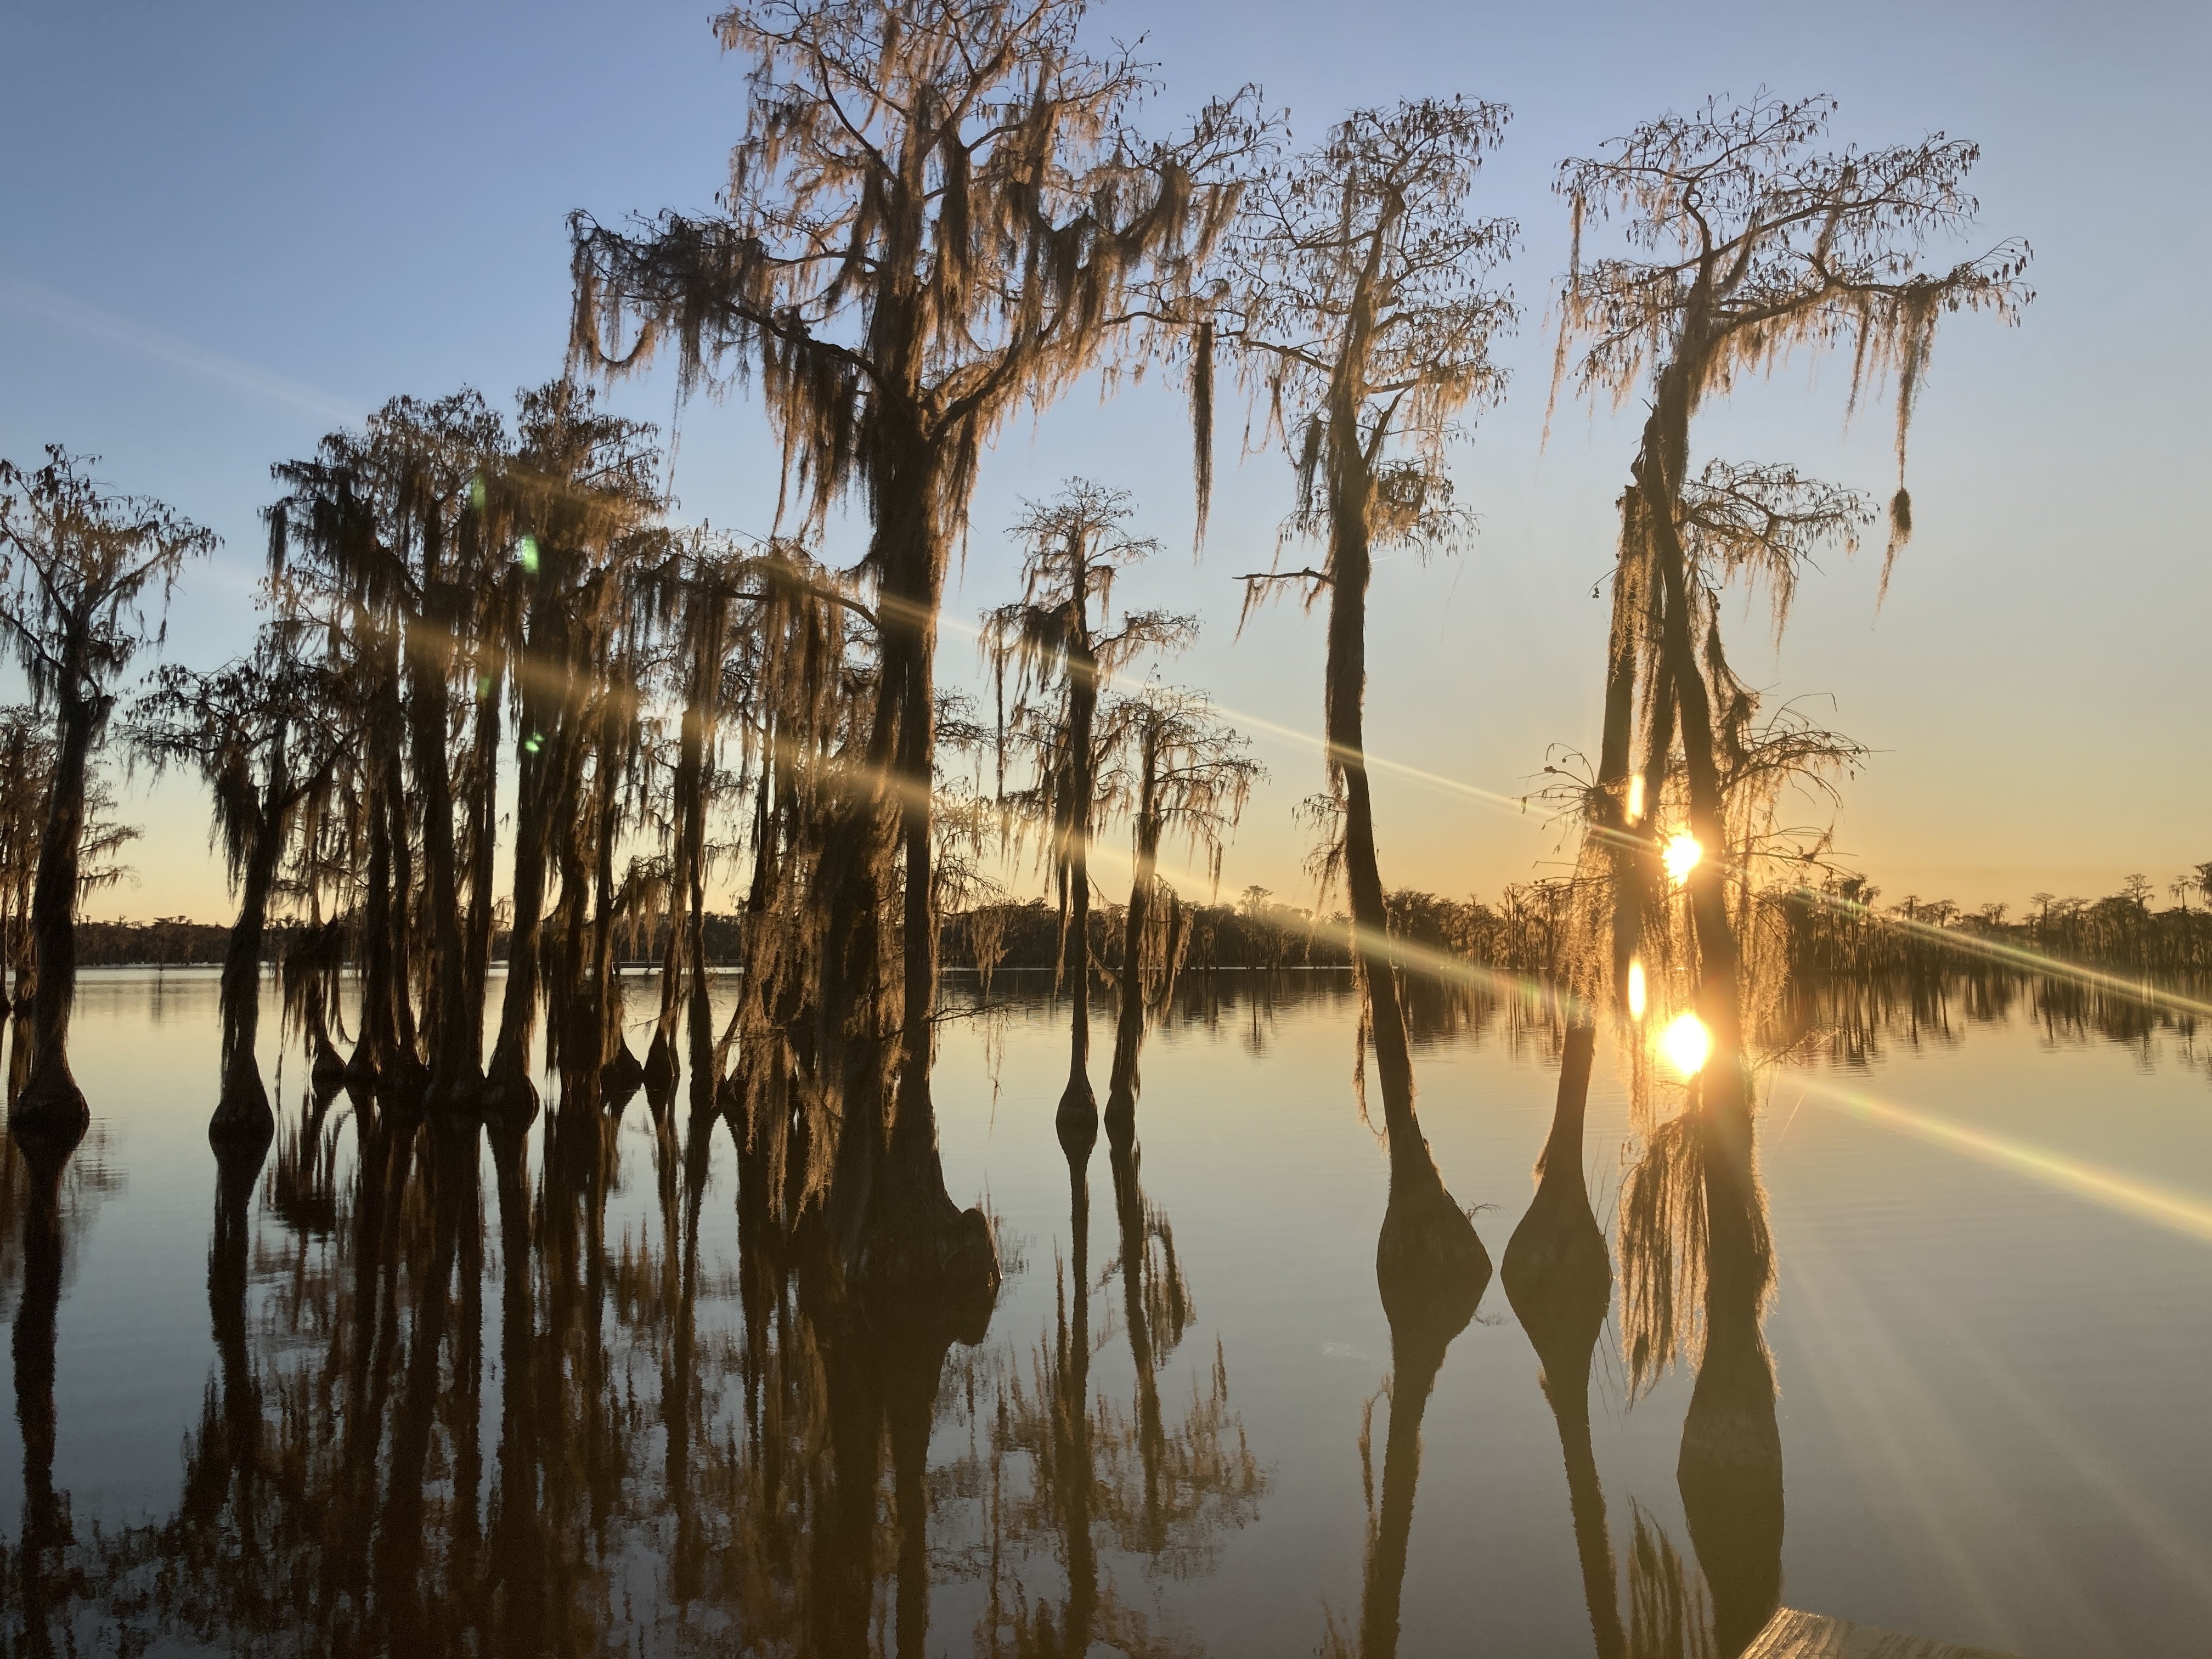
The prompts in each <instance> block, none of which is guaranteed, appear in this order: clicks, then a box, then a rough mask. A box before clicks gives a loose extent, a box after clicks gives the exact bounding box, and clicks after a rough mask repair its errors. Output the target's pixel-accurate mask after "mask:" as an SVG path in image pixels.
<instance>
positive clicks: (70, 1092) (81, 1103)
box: [8, 1037, 92, 1176]
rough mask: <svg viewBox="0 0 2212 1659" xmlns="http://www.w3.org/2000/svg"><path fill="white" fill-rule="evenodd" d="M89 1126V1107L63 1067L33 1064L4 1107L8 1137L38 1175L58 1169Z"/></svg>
mask: <svg viewBox="0 0 2212 1659" xmlns="http://www.w3.org/2000/svg"><path fill="white" fill-rule="evenodd" d="M18 1040H19V1041H20V1040H21V1039H20V1037H19V1039H18ZM90 1127H92V1109H91V1108H90V1107H89V1106H88V1105H86V1104H85V1100H84V1091H83V1090H82V1089H80V1088H78V1087H77V1086H76V1079H75V1078H73V1077H71V1076H70V1073H69V1069H68V1067H66V1066H53V1067H51V1068H40V1067H39V1066H33V1067H32V1070H31V1075H30V1078H29V1079H28V1080H27V1082H25V1084H24V1085H23V1092H22V1093H21V1094H20V1095H18V1096H17V1097H15V1103H14V1104H13V1105H11V1106H9V1109H8V1133H9V1138H10V1139H13V1140H14V1141H15V1146H16V1149H17V1150H18V1151H19V1152H21V1153H22V1154H23V1158H24V1161H25V1162H26V1163H27V1164H30V1166H31V1168H32V1170H33V1171H34V1172H36V1173H38V1174H39V1175H40V1176H47V1175H50V1174H52V1173H56V1172H58V1171H59V1170H60V1169H61V1166H62V1164H63V1163H64V1161H65V1160H66V1159H67V1158H68V1157H69V1155H70V1153H71V1152H75V1151H76V1148H77V1143H78V1142H80V1141H82V1139H84V1135H85V1131H86V1130H88V1129H89V1128H90Z"/></svg>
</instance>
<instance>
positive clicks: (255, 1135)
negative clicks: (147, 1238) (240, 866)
mask: <svg viewBox="0 0 2212 1659" xmlns="http://www.w3.org/2000/svg"><path fill="white" fill-rule="evenodd" d="M289 793H290V790H289V783H288V781H287V780H286V778H285V775H284V773H283V769H282V767H279V768H278V769H277V770H276V775H274V776H273V777H272V778H271V779H270V784H269V787H268V788H267V789H266V790H265V791H264V793H263V794H262V798H261V801H260V805H259V806H258V810H257V811H256V812H255V814H254V822H253V826H252V842H251V843H250V845H249V846H248V848H247V850H246V868H245V870H244V871H243V872H241V874H240V880H239V893H238V920H237V921H235V922H234V924H233V925H232V927H231V930H230V943H229V945H228V947H227V948H226V950H225V951H224V952H223V959H222V1097H221V1098H220V1099H219V1100H218V1101H217V1102H216V1109H215V1116H214V1119H213V1121H210V1123H209V1125H208V1135H209V1138H210V1139H214V1140H219V1141H224V1142H234V1143H237V1144H240V1145H241V1146H244V1145H252V1144H258V1145H261V1146H266V1145H267V1144H268V1142H269V1139H270V1137H271V1136H272V1135H274V1134H275V1133H276V1115H275V1114H274V1113H272V1112H271V1111H270V1109H269V1091H268V1089H267V1088H266V1087H265V1086H264V1085H263V1083H262V1080H261V1064H260V1060H259V1058H258V1055H257V1054H255V1052H254V1044H255V1041H256V1039H257V1038H258V1036H259V1033H260V1029H261V941H262V937H263V934H264V931H265V927H266V924H267V921H268V916H269V895H270V890H272V889H273V888H274V887H275V885H276V865H277V860H278V859H279V858H280V857H281V856H282V854H283V849H284V816H285V809H286V805H287V797H288V796H289Z"/></svg>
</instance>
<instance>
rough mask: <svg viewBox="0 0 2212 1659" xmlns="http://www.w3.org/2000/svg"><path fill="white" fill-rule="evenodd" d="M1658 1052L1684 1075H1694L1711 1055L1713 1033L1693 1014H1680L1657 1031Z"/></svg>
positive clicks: (1701, 1068)
mask: <svg viewBox="0 0 2212 1659" xmlns="http://www.w3.org/2000/svg"><path fill="white" fill-rule="evenodd" d="M1659 1052H1660V1053H1661V1054H1664V1055H1666V1056H1667V1063H1668V1065H1669V1066H1673V1067H1674V1069H1675V1070H1676V1071H1678V1072H1680V1073H1681V1074H1682V1075H1683V1076H1684V1077H1695V1076H1697V1074H1698V1073H1699V1072H1701V1071H1703V1070H1704V1069H1705V1061H1706V1060H1709V1059H1711V1057H1712V1052H1713V1034H1712V1033H1711V1031H1708V1030H1706V1029H1705V1021H1703V1020H1702V1019H1699V1018H1698V1017H1697V1016H1696V1015H1695V1014H1682V1015H1680V1016H1678V1017H1677V1018H1675V1020H1674V1023H1673V1024H1670V1025H1669V1026H1668V1028H1667V1029H1666V1030H1663V1031H1662V1032H1660V1033H1659Z"/></svg>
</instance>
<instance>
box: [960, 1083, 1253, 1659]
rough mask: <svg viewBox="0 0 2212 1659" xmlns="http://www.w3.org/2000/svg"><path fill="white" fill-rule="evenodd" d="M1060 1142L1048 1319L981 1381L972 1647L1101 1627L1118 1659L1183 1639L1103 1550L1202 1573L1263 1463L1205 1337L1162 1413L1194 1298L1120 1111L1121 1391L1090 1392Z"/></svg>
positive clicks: (1078, 1141)
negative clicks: (981, 1519) (979, 1588)
mask: <svg viewBox="0 0 2212 1659" xmlns="http://www.w3.org/2000/svg"><path fill="white" fill-rule="evenodd" d="M1066 1151H1067V1153H1068V1223H1069V1225H1068V1236H1069V1239H1070V1251H1069V1259H1068V1260H1067V1261H1065V1262H1062V1263H1057V1264H1055V1269H1054V1279H1055V1285H1054V1291H1055V1294H1054V1319H1053V1330H1052V1334H1051V1335H1050V1337H1049V1339H1048V1340H1047V1341H1046V1342H1044V1343H1042V1345H1040V1346H1039V1347H1038V1348H1037V1349H1036V1350H1035V1351H1034V1352H1033V1353H1032V1354H1031V1355H1030V1362H1029V1365H1028V1370H1027V1375H1026V1376H1024V1374H1023V1372H1022V1370H1019V1369H1017V1368H1012V1367H1009V1368H1007V1370H1006V1371H1005V1372H1004V1373H1003V1374H1002V1375H1001V1376H1000V1377H999V1378H998V1380H997V1382H996V1383H995V1386H994V1388H993V1389H992V1394H993V1396H994V1399H993V1421H992V1424H991V1427H990V1431H989V1437H988V1439H987V1443H986V1446H985V1449H984V1452H983V1456H984V1459H985V1462H986V1468H985V1469H984V1470H983V1472H982V1475H983V1478H982V1481H981V1486H982V1489H983V1490H984V1491H985V1492H987V1494H988V1504H989V1515H988V1517H987V1546H986V1555H987V1563H988V1565H987V1576H988V1596H987V1602H986V1606H985V1610H984V1614H983V1620H982V1624H981V1627H980V1628H979V1629H978V1631H977V1632H976V1649H977V1650H978V1651H979V1652H983V1653H988V1654H991V1655H994V1656H998V1655H1014V1656H1019V1659H1032V1656H1034V1659H1046V1656H1078V1655H1082V1654H1085V1653H1089V1652H1091V1651H1092V1650H1093V1648H1094V1645H1095V1644H1101V1643H1103V1644H1105V1645H1106V1646H1107V1647H1108V1648H1109V1649H1111V1650H1114V1651H1115V1652H1119V1653H1123V1654H1127V1655H1129V1656H1132V1659H1145V1656H1153V1655H1161V1656H1164V1655H1170V1654H1179V1653H1184V1652H1188V1651H1192V1650H1191V1649H1190V1648H1189V1646H1188V1644H1187V1643H1184V1642H1182V1641H1181V1640H1179V1639H1178V1638H1176V1636H1175V1635H1174V1634H1173V1633H1171V1632H1164V1631H1161V1630H1156V1629H1154V1628H1153V1626H1152V1620H1150V1619H1148V1618H1147V1617H1146V1613H1145V1612H1144V1610H1143V1609H1142V1608H1141V1607H1137V1606H1134V1605H1133V1604H1132V1603H1131V1601H1130V1600H1129V1599H1128V1596H1127V1583H1125V1582H1122V1581H1121V1580H1117V1577H1116V1565H1117V1560H1116V1558H1119V1559H1126V1560H1127V1562H1128V1564H1129V1565H1131V1566H1132V1567H1133V1568H1134V1569H1135V1570H1136V1572H1137V1573H1138V1574H1139V1575H1143V1574H1157V1575H1160V1576H1163V1577H1170V1578H1178V1579H1182V1578H1191V1577H1197V1576H1199V1575H1200V1574H1202V1573H1204V1572H1206V1571H1208V1570H1209V1569H1210V1568H1211V1566H1212V1561H1213V1558H1214V1553H1215V1550H1216V1547H1217V1546H1218V1541H1219V1538H1220V1535H1221V1534H1222V1533H1224V1532H1225V1531H1226V1530H1229V1529H1231V1528H1238V1527H1242V1526H1243V1525H1244V1524H1245V1523H1246V1522H1248V1521H1249V1520H1251V1519H1252V1518H1253V1516H1255V1515H1256V1514H1257V1512H1258V1509H1259V1502H1260V1498H1261V1494H1262V1493H1263V1492H1265V1490H1266V1486H1267V1477H1266V1474H1265V1472H1264V1471H1263V1470H1262V1469H1261V1467H1260V1463H1259V1460H1258V1459H1257V1458H1256V1457H1255V1455H1253V1453H1252V1451H1251V1449H1250V1448H1249V1445H1247V1443H1246V1442H1245V1436H1244V1426H1243V1419H1241V1418H1240V1417H1238V1416H1237V1414H1236V1413H1233V1412H1232V1411H1231V1408H1230V1403H1229V1373H1228V1367H1227V1364H1226V1363H1225V1359H1224V1358H1223V1356H1222V1353H1221V1351H1220V1348H1219V1346H1218V1345H1217V1346H1216V1348H1215V1351H1214V1356H1213V1363H1212V1367H1211V1369H1210V1370H1209V1371H1208V1372H1206V1375H1205V1376H1203V1378H1202V1379H1201V1378H1199V1377H1194V1379H1193V1382H1192V1385H1191V1395H1190V1404H1189V1406H1188V1409H1187V1410H1185V1411H1184V1412H1183V1413H1182V1417H1181V1419H1180V1420H1178V1421H1176V1422H1174V1423H1173V1424H1172V1425H1170V1422H1169V1420H1168V1417H1167V1413H1166V1411H1165V1409H1164V1405H1163V1402H1162V1400H1161V1394H1160V1386H1159V1374H1160V1371H1161V1370H1163V1368H1164V1367H1165V1366H1166V1364H1168V1361H1169V1358H1170V1355H1171V1354H1172V1353H1173V1352H1174V1351H1175V1349H1176V1346H1177V1345H1178V1344H1179V1343H1180V1342H1181V1341H1182V1337H1183V1334H1184V1333H1185V1332H1186V1331H1187V1330H1188V1328H1189V1326H1190V1323H1191V1320H1192V1316H1193V1315H1194V1312H1195V1304H1194V1301H1193V1299H1192V1296H1191V1291H1190V1285H1189V1284H1188V1281H1187V1280H1186V1279H1185V1278H1184V1276H1183V1273H1182V1267H1181V1265H1180V1263H1179V1262H1178V1261H1177V1259H1176V1249H1175V1233H1174V1230H1173V1228H1172V1227H1171V1226H1170V1225H1169V1222H1168V1219H1167V1218H1166V1217H1165V1216H1164V1215H1163V1214H1162V1213H1161V1212H1159V1210H1158V1208H1157V1207H1156V1206H1153V1205H1152V1204H1151V1203H1150V1202H1149V1201H1148V1200H1146V1197H1145V1194H1144V1189H1143V1186H1142V1184H1141V1182H1140V1181H1139V1168H1140V1166H1141V1164H1142V1158H1143V1153H1142V1150H1141V1148H1140V1147H1139V1145H1138V1143H1137V1139H1136V1136H1135V1132H1134V1129H1133V1127H1132V1126H1131V1124H1130V1123H1129V1122H1128V1121H1127V1120H1126V1119H1121V1118H1117V1119H1116V1120H1115V1121H1114V1123H1113V1125H1112V1127H1111V1129H1110V1132H1109V1146H1108V1160H1109V1166H1110V1168H1111V1171H1112V1176H1113V1182H1114V1211H1115V1225H1116V1227H1117V1230H1118V1233H1119V1250H1118V1254H1117V1256H1116V1259H1115V1264H1114V1267H1113V1269H1112V1272H1113V1273H1114V1274H1115V1276H1117V1277H1118V1278H1119V1279H1120V1280H1121V1318H1122V1322H1123V1334H1124V1335H1125V1337H1126V1339H1127V1344H1128V1349H1129V1358H1130V1360H1131V1362H1132V1366H1133V1370H1134V1373H1135V1380H1134V1386H1135V1399H1134V1401H1133V1402H1132V1405H1131V1406H1130V1407H1126V1408H1125V1407H1123V1406H1122V1405H1121V1403H1120V1401H1117V1400H1109V1398H1108V1397H1107V1396H1106V1395H1104V1394H1103V1392H1101V1393H1094V1392H1093V1390H1092V1387H1091V1359H1092V1358H1093V1357H1094V1356H1095V1355H1096V1354H1097V1352H1098V1351H1099V1346H1100V1344H1101V1343H1102V1342H1103V1340H1107V1334H1106V1333H1104V1332H1102V1333H1101V1334H1100V1335H1099V1337H1098V1338H1097V1339H1094V1338H1093V1335H1092V1333H1091V1292H1092V1290H1093V1288H1094V1285H1093V1281H1092V1279H1091V1273H1090V1219H1091V1216H1090V1212H1091V1196H1090V1176H1089V1164H1090V1154H1091V1145H1090V1144H1089V1142H1088V1140H1087V1139H1085V1138H1084V1137H1080V1136H1078V1137H1075V1138H1073V1139H1072V1140H1071V1142H1070V1144H1069V1145H1068V1146H1067V1147H1066ZM1103 1282H1104V1281H1103V1277H1102V1279H1100V1281H1099V1283H1100V1285H1103ZM1102 1539H1103V1540H1104V1541H1105V1542H1106V1544H1107V1546H1108V1547H1107V1549H1106V1550H1105V1551H1104V1552H1103V1553H1102V1550H1101V1547H1100V1546H1101V1541H1102ZM1047 1554H1048V1555H1049V1556H1050V1557H1051V1558H1052V1559H1054V1562H1055V1563H1056V1564H1057V1565H1058V1566H1059V1568H1060V1576H1061V1577H1062V1579H1063V1583H1064V1591H1063V1594H1062V1595H1060V1598H1059V1599H1058V1601H1057V1602H1056V1603H1055V1601H1054V1598H1053V1597H1052V1596H1051V1595H1048V1594H1042V1593H1040V1592H1039V1591H1038V1590H1037V1589H1036V1588H1035V1583H1036V1578H1035V1575H1034V1573H1033V1571H1032V1563H1033V1560H1034V1558H1036V1557H1037V1556H1040V1555H1047Z"/></svg>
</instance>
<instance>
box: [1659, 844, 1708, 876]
mask: <svg viewBox="0 0 2212 1659" xmlns="http://www.w3.org/2000/svg"><path fill="white" fill-rule="evenodd" d="M1704 857H1705V848H1702V847H1700V846H1699V844H1698V838H1697V837H1696V836H1673V837H1671V838H1670V839H1669V840H1668V842H1667V846H1666V848H1665V850H1664V851H1662V853H1661V854H1659V862H1660V863H1662V864H1663V865H1665V866H1667V879H1668V880H1669V881H1671V882H1673V883H1674V884H1675V885H1676V886H1677V887H1680V885H1681V884H1683V883H1684V882H1686V881H1687V880H1688V879H1689V878H1690V872H1691V871H1692V870H1694V869H1696V868H1697V867H1698V860H1700V859H1702V858H1704Z"/></svg>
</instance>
